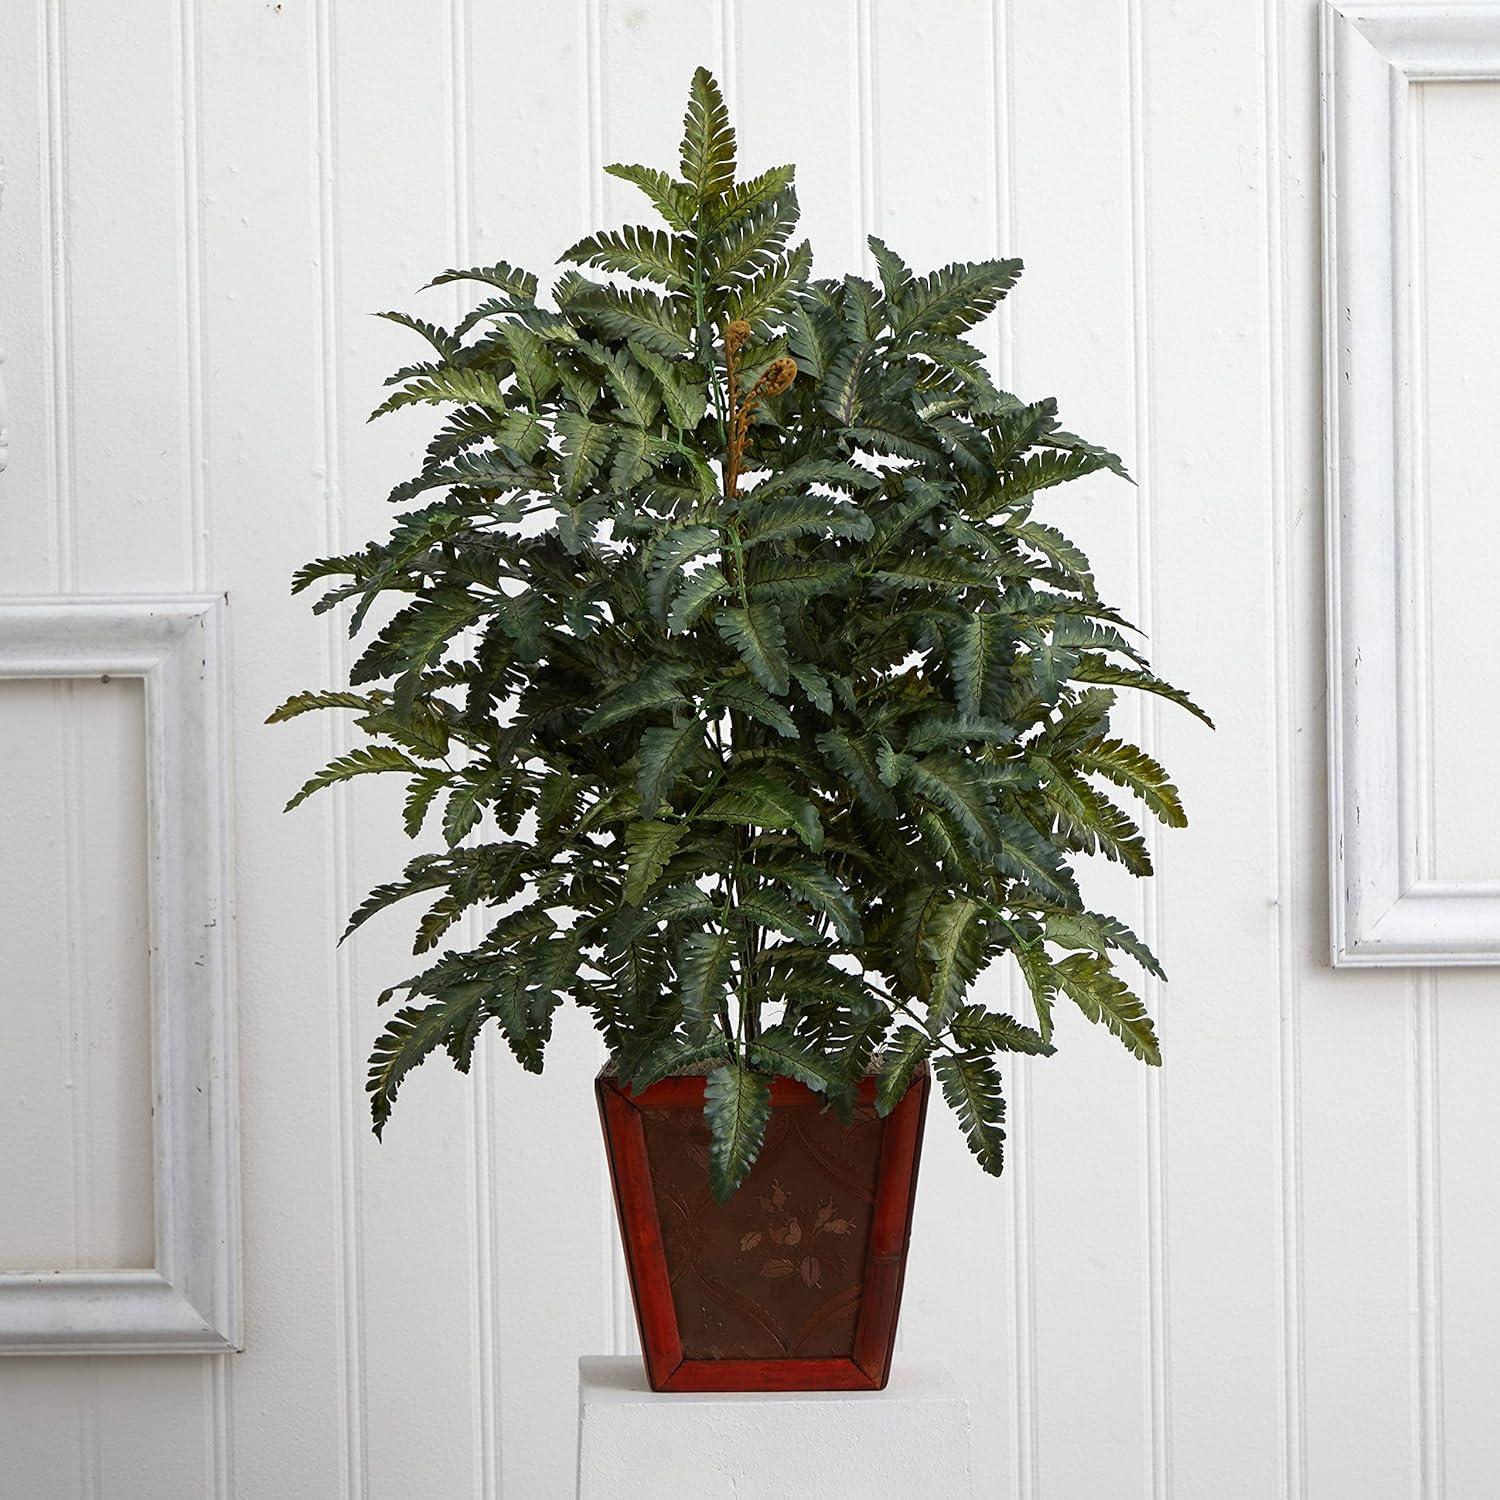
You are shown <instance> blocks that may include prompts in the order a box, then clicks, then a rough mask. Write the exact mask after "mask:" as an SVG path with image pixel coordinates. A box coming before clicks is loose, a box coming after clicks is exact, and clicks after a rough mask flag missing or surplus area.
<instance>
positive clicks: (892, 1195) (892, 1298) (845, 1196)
mask: <svg viewBox="0 0 1500 1500" xmlns="http://www.w3.org/2000/svg"><path fill="white" fill-rule="evenodd" d="M703 1088H704V1079H703V1077H702V1076H694V1077H681V1078H668V1079H666V1080H664V1081H663V1082H661V1083H657V1084H653V1085H652V1086H651V1087H650V1088H648V1089H646V1090H645V1092H644V1093H641V1094H633V1093H632V1092H631V1091H630V1089H629V1087H628V1086H627V1085H625V1084H624V1083H622V1082H620V1081H619V1080H618V1079H617V1078H615V1076H614V1074H613V1073H612V1072H611V1070H610V1069H608V1068H606V1069H605V1070H604V1071H603V1072H601V1073H600V1074H599V1077H598V1079H597V1080H596V1082H595V1091H596V1093H597V1095H598V1099H599V1115H600V1119H601V1121H602V1123H603V1126H604V1143H605V1149H606V1150H607V1152H608V1154H609V1168H610V1176H611V1178H612V1179H613V1182H614V1189H615V1206H616V1208H617V1209H618V1211H619V1216H620V1236H621V1239H622V1240H623V1241H624V1245H625V1259H626V1263H627V1265H628V1267H629V1270H630V1286H631V1292H632V1295H633V1296H634V1298H635V1312H636V1321H637V1323H638V1324H639V1327H640V1333H641V1347H642V1349H643V1350H644V1352H645V1360H646V1374H647V1376H648V1378H649V1379H650V1381H651V1388H652V1389H653V1390H657V1391H824V1390H827V1391H835V1390H881V1389H883V1388H884V1386H885V1383H886V1381H887V1380H888V1379H889V1378H890V1373H891V1347H892V1345H893V1343H894V1342H895V1337H896V1318H897V1315H898V1313H899V1312H900V1308H901V1284H902V1281H903V1280H904V1278H905V1275H906V1251H907V1244H908V1241H909V1239H910V1235H911V1212H912V1203H913V1201H914V1198H915V1195H916V1186H917V1162H918V1158H919V1156H920V1154H921V1147H922V1126H923V1122H924V1119H925V1116H926V1113H927V1090H928V1079H927V1072H926V1069H925V1068H923V1069H922V1071H921V1072H920V1073H919V1074H918V1075H917V1076H916V1077H915V1078H914V1079H913V1081H912V1085H911V1087H910V1088H909V1089H908V1090H907V1093H906V1096H905V1098H904V1099H902V1101H901V1103H900V1104H899V1105H897V1106H896V1108H895V1109H894V1110H893V1111H892V1112H891V1114H890V1115H889V1116H888V1117H887V1118H886V1119H883V1120H882V1119H881V1118H880V1117H879V1116H878V1115H877V1114H876V1113H875V1104H874V1095H875V1084H874V1080H873V1079H869V1078H867V1079H865V1080H864V1082H863V1083H862V1084H861V1085H860V1089H859V1094H858V1100H857V1103H856V1106H855V1111H854V1119H853V1122H852V1124H850V1125H847V1126H846V1125H845V1124H844V1123H843V1122H842V1121H841V1120H840V1119H839V1117H838V1115H837V1114H836V1113H835V1112H834V1111H833V1110H832V1109H830V1108H828V1107H827V1104H826V1101H825V1100H824V1099H823V1098H822V1097H821V1096H820V1095H818V1094H815V1093H813V1092H812V1091H811V1090H810V1089H808V1088H805V1087H804V1086H803V1085H802V1084H800V1083H795V1082H793V1081H792V1080H790V1079H784V1078H778V1079H776V1080H775V1081H774V1082H773V1083H772V1085H771V1119H770V1123H769V1125H768V1126H767V1128H766V1142H765V1147H764V1149H763V1150H762V1152H761V1155H760V1158H759V1160H758V1161H757V1162H756V1164H755V1166H754V1167H753V1168H752V1169H751V1171H750V1174H749V1176H747V1177H746V1179H745V1181H744V1182H743V1183H742V1184H741V1186H740V1189H739V1191H738V1192H737V1193H736V1194H735V1195H734V1197H732V1198H731V1199H730V1200H729V1202H728V1203H726V1204H719V1203H716V1202H715V1201H714V1199H713V1195H712V1194H711V1193H710V1191H709V1186H708V1127H707V1125H706V1124H705V1123H704V1119H703Z"/></svg>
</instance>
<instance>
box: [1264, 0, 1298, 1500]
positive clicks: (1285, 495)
mask: <svg viewBox="0 0 1500 1500" xmlns="http://www.w3.org/2000/svg"><path fill="white" fill-rule="evenodd" d="M1261 29H1262V41H1263V52H1264V56H1265V67H1264V69H1263V72H1262V76H1261V90H1262V95H1261V110H1262V117H1263V141H1264V150H1265V161H1266V194H1267V228H1266V245H1265V256H1266V331H1267V361H1266V365H1267V380H1266V395H1267V406H1266V422H1267V446H1268V448H1269V452H1270V472H1271V484H1272V511H1273V515H1274V534H1273V547H1272V557H1271V579H1270V584H1271V599H1272V648H1273V682H1272V714H1273V721H1274V724H1275V737H1276V738H1275V743H1276V747H1277V752H1278V753H1277V755H1276V758H1275V766H1274V787H1273V791H1274V796H1275V804H1276V870H1275V876H1276V894H1275V904H1276V947H1277V976H1278V984H1277V989H1278V996H1277V1132H1278V1137H1279V1138H1278V1143H1277V1144H1278V1148H1279V1150H1278V1168H1279V1179H1280V1180H1279V1184H1278V1186H1279V1188H1280V1196H1279V1203H1278V1215H1279V1219H1280V1224H1279V1229H1280V1243H1279V1246H1278V1250H1279V1255H1280V1266H1279V1272H1280V1274H1279V1276H1278V1278H1277V1280H1278V1285H1279V1288H1280V1297H1281V1329H1280V1338H1281V1362H1280V1367H1279V1369H1278V1371H1277V1375H1278V1381H1279V1384H1280V1388H1281V1411H1280V1426H1281V1430H1282V1447H1281V1453H1280V1455H1279V1460H1278V1463H1279V1468H1280V1483H1281V1489H1282V1493H1283V1494H1285V1495H1286V1496H1288V1497H1289V1500H1302V1497H1303V1496H1304V1495H1305V1494H1306V1491H1307V1475H1306V1469H1305V1451H1306V1418H1305V1415H1304V1411H1303V1397H1304V1391H1305V1355H1304V1343H1303V1322H1302V1286H1303V1259H1302V1244H1303V1227H1302V1186H1301V1184H1302V1165H1301V1092H1300V1090H1301V1069H1300V1047H1299V1021H1298V1017H1299V1015H1300V995H1301V991H1300V985H1299V982H1298V977H1297V967H1296V952H1297V912H1298V906H1297V899H1296V898H1297V894H1298V890H1297V871H1296V863H1295V858H1294V850H1295V835H1294V825H1293V808H1294V802H1295V788H1294V785H1293V767H1294V765H1295V751H1296V744H1295V741H1296V725H1295V720H1294V715H1293V711H1292V678H1293V673H1292V660H1291V642H1292V638H1293V631H1292V609H1291V585H1290V578H1289V569H1290V549H1291V539H1292V532H1293V526H1292V518H1291V475H1290V469H1289V456H1288V455H1289V443H1288V437H1287V432H1288V420H1289V417H1288V406H1287V394H1286V392H1287V384H1286V342H1285V333H1284V329H1285V324H1286V284H1285V279H1286V227H1285V215H1284V194H1283V187H1282V169H1281V139H1282V119H1283V115H1282V108H1283V101H1282V76H1281V48H1282V44H1283V37H1282V31H1281V24H1280V19H1279V10H1278V6H1277V3H1276V0H1264V4H1263V6H1262V11H1261Z"/></svg>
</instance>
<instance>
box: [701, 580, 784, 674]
mask: <svg viewBox="0 0 1500 1500" xmlns="http://www.w3.org/2000/svg"><path fill="white" fill-rule="evenodd" d="M714 624H715V626H716V627H717V628H718V631H719V634H720V635H721V636H723V637H724V639H725V640H726V641H728V642H729V644H730V645H731V646H733V647H734V649H735V650H736V651H737V652H739V655H740V660H741V661H743V662H744V663H745V665H746V666H747V667H749V669H750V671H751V673H752V674H753V675H754V677H755V680H756V681H757V682H759V683H760V685H761V686H762V687H763V688H765V690H766V691H767V692H768V693H774V694H776V696H777V697H779V698H784V697H785V696H786V693H787V689H788V688H789V687H790V686H791V678H790V676H789V674H788V670H787V654H786V630H785V628H784V627H783V625H782V623H781V616H780V614H779V613H778V612H777V610H776V608H775V606H774V605H772V604H769V603H767V602H765V601H763V600H755V601H753V602H752V603H751V604H750V605H748V606H747V607H740V606H736V607H734V608H732V609H721V610H720V611H719V612H718V613H717V614H716V615H715V616H714Z"/></svg>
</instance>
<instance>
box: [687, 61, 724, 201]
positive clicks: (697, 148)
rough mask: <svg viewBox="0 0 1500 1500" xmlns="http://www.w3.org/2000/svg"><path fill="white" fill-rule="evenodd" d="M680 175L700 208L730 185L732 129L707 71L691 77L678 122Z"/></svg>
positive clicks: (715, 81) (721, 195)
mask: <svg viewBox="0 0 1500 1500" xmlns="http://www.w3.org/2000/svg"><path fill="white" fill-rule="evenodd" d="M681 168H682V175H683V178H684V180H685V181H686V182H687V185H688V186H689V187H690V188H691V189H692V190H693V192H694V193H695V194H696V195H697V198H698V202H699V203H700V204H704V203H708V202H710V201H711V200H713V199H716V198H721V197H723V195H724V194H725V192H727V191H728V189H729V187H730V186H731V184H732V183H733V182H734V127H733V126H731V125H730V123H729V111H728V110H727V109H726V108H725V107H724V95H723V93H722V92H721V91H720V89H719V85H718V82H717V80H716V79H715V78H714V76H713V74H712V73H710V72H709V71H708V69H707V68H699V69H698V71H697V72H696V73H694V74H693V82H692V86H691V88H690V89H689V91H688V106H687V113H686V114H685V115H684V116H683V119H682V163H681Z"/></svg>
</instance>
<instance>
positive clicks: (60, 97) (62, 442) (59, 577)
mask: <svg viewBox="0 0 1500 1500" xmlns="http://www.w3.org/2000/svg"><path fill="white" fill-rule="evenodd" d="M45 7H46V9H45V24H44V27H43V36H44V39H45V40H44V45H45V47H46V58H45V63H44V78H45V84H44V89H43V97H44V99H45V101H46V104H45V108H46V117H45V119H44V120H43V121H42V132H41V133H42V139H43V141H44V142H45V143H46V145H45V149H44V150H43V151H42V153H41V159H42V168H43V172H44V174H45V177H46V183H45V191H44V194H43V198H44V203H45V209H44V212H45V213H46V221H47V222H46V234H47V252H48V261H49V266H50V272H51V282H50V297H49V300H48V306H47V315H48V322H47V336H46V339H45V356H44V357H45V358H46V359H47V360H48V362H49V364H50V367H51V368H50V374H51V381H50V383H49V384H50V389H49V393H48V394H49V397H50V402H49V409H48V419H49V422H50V425H51V429H52V430H51V434H50V435H51V439H52V453H51V455H50V456H51V460H52V507H53V520H54V526H55V534H54V538H53V544H52V545H53V552H52V568H53V577H54V579H55V580H56V587H57V591H58V592H59V593H63V594H70V593H72V592H73V591H74V589H75V588H76V586H77V575H78V563H77V544H78V538H77V517H76V515H75V513H74V496H73V470H74V463H73V405H72V394H71V393H72V389H73V319H72V297H71V287H70V284H69V276H68V256H69V253H70V250H71V239H70V235H69V215H68V200H69V193H70V191H71V183H70V181H69V173H68V166H69V153H68V127H67V119H68V83H67V69H66V67H65V66H64V60H63V50H64V48H65V47H66V46H67V31H66V27H65V24H64V21H63V12H62V0H45ZM18 441H19V440H18Z"/></svg>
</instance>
